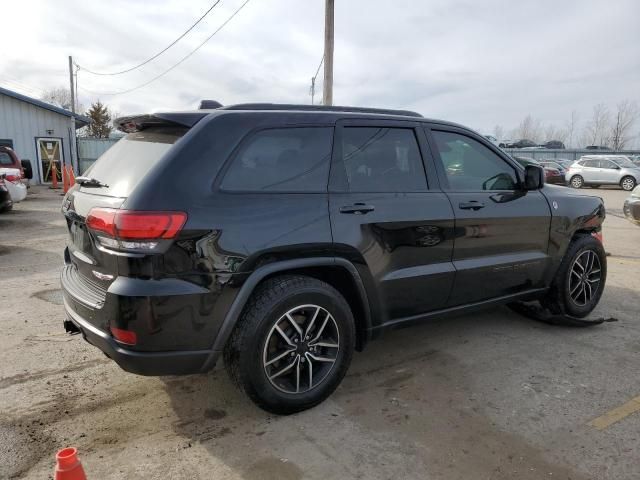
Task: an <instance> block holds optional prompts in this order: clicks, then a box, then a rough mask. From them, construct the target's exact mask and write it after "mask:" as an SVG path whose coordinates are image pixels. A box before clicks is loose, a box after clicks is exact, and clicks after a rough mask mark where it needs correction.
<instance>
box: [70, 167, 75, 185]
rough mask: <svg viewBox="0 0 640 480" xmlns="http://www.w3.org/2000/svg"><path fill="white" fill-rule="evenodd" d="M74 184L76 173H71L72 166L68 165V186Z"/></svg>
mask: <svg viewBox="0 0 640 480" xmlns="http://www.w3.org/2000/svg"><path fill="white" fill-rule="evenodd" d="M75 184H76V175H75V173H73V166H71V165H69V187H73V186H74V185H75Z"/></svg>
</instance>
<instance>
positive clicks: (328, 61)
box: [322, 0, 334, 105]
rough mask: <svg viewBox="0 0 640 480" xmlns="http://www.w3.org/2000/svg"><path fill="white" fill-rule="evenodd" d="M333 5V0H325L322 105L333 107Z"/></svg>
mask: <svg viewBox="0 0 640 480" xmlns="http://www.w3.org/2000/svg"><path fill="white" fill-rule="evenodd" d="M333 4H334V0H325V7H324V8H325V10H324V85H323V87H322V104H323V105H333Z"/></svg>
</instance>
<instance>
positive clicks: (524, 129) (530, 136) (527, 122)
mask: <svg viewBox="0 0 640 480" xmlns="http://www.w3.org/2000/svg"><path fill="white" fill-rule="evenodd" d="M514 133H515V135H514V136H515V137H516V139H521V138H524V139H527V140H532V141H534V142H539V141H540V140H541V137H542V124H541V123H540V120H537V119H535V118H533V117H532V116H531V115H527V116H526V117H525V118H524V120H522V122H520V125H518V128H516V129H515V132H514Z"/></svg>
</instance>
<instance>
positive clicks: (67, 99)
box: [41, 87, 71, 110]
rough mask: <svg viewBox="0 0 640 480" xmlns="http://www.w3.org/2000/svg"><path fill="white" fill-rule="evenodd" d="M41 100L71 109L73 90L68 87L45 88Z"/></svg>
mask: <svg viewBox="0 0 640 480" xmlns="http://www.w3.org/2000/svg"><path fill="white" fill-rule="evenodd" d="M41 100H42V101H43V102H47V103H50V104H51V105H55V106H56V107H60V108H65V109H67V110H71V92H70V91H69V89H68V88H64V87H54V88H50V89H48V90H45V91H44V92H43V94H42V97H41Z"/></svg>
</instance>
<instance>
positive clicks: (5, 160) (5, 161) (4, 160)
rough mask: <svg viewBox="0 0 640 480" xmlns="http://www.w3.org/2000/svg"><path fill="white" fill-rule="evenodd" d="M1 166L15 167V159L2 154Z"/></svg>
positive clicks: (0, 156)
mask: <svg viewBox="0 0 640 480" xmlns="http://www.w3.org/2000/svg"><path fill="white" fill-rule="evenodd" d="M0 165H13V158H11V156H10V155H9V154H8V153H6V152H0Z"/></svg>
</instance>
